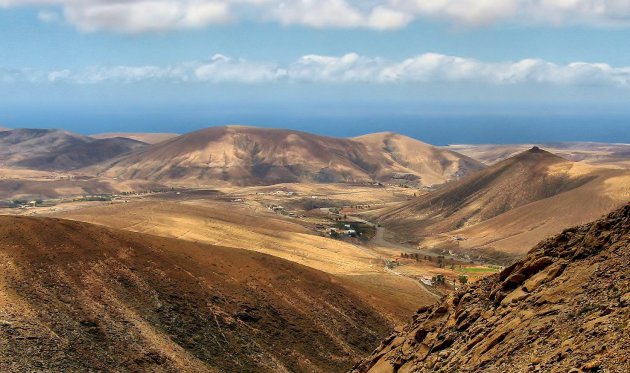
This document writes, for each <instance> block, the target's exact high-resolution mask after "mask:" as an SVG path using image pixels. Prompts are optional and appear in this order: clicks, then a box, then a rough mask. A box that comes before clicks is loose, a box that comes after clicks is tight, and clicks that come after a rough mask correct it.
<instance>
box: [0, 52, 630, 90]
mask: <svg viewBox="0 0 630 373" xmlns="http://www.w3.org/2000/svg"><path fill="white" fill-rule="evenodd" d="M148 81H161V82H173V83H198V84H215V83H237V84H261V83H289V84H300V83H308V84H347V83H362V84H381V85H382V84H443V85H457V84H471V83H472V84H476V85H487V86H493V85H494V86H505V85H556V86H579V85H588V86H593V85H599V86H608V87H623V88H630V67H613V66H610V65H609V64H606V63H588V62H573V63H570V64H566V65H559V64H554V63H552V62H548V61H544V60H540V59H524V60H521V61H513V62H485V61H480V60H476V59H472V58H465V57H457V56H448V55H443V54H438V53H425V54H421V55H418V56H415V57H412V58H408V59H405V60H402V61H389V60H386V59H383V58H378V57H377V58H372V57H366V56H360V55H358V54H356V53H348V54H346V55H343V56H321V55H305V56H303V57H300V58H299V59H298V60H296V61H295V62H293V63H289V64H285V65H282V64H277V63H268V62H256V61H248V60H245V59H241V58H236V59H235V58H230V57H226V56H223V55H215V56H214V57H212V58H210V59H208V60H200V61H191V62H185V63H180V64H175V65H169V66H151V65H147V66H91V67H87V68H84V69H80V70H69V69H61V70H54V71H46V72H44V71H37V70H32V69H31V70H29V69H2V68H0V82H2V83H16V82H31V83H46V82H47V83H54V84H101V83H114V84H131V83H139V82H148Z"/></svg>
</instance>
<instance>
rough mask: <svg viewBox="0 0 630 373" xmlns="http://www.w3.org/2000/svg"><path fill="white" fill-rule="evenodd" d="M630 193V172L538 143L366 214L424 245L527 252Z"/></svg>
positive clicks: (487, 251) (494, 253)
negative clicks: (565, 155)
mask: <svg viewBox="0 0 630 373" xmlns="http://www.w3.org/2000/svg"><path fill="white" fill-rule="evenodd" d="M628 200H630V172H629V171H628V170H622V169H610V168H606V167H597V166H592V165H588V164H583V163H580V162H573V161H569V160H567V159H564V158H561V157H559V156H557V155H554V154H552V153H550V152H547V151H545V150H543V149H540V148H537V147H534V148H532V149H530V150H526V151H524V152H521V153H519V154H517V155H515V156H513V157H511V158H508V159H505V160H503V161H500V162H498V163H495V164H494V165H492V166H490V167H488V168H486V169H484V170H482V171H480V172H478V173H475V174H472V175H470V176H468V177H466V178H463V179H461V180H458V181H455V182H452V183H449V184H447V185H445V186H444V187H443V188H440V189H439V190H437V191H435V192H432V193H428V194H424V195H421V196H419V197H417V198H414V199H413V200H411V201H408V202H404V203H401V204H397V205H393V206H387V207H385V208H382V209H378V210H374V211H371V212H368V213H366V214H367V216H369V217H370V218H371V219H374V220H376V221H378V222H379V223H381V224H383V225H384V226H385V227H387V228H388V229H390V230H392V231H394V232H396V233H397V237H398V238H399V239H404V240H411V241H415V242H418V243H419V244H420V245H421V246H428V247H439V246H443V247H444V248H445V249H447V250H455V251H458V250H464V251H469V252H474V251H475V250H477V252H478V253H485V254H489V255H490V256H495V257H497V258H500V255H498V254H507V258H504V259H505V260H509V258H510V257H514V256H515V255H516V256H518V255H523V254H524V253H525V252H526V251H527V250H528V249H529V248H530V247H531V246H533V245H534V244H535V243H536V242H538V241H539V240H541V239H542V238H544V237H547V236H550V235H552V234H556V233H558V232H560V231H561V230H562V229H564V228H566V227H569V226H571V225H576V224H582V223H586V222H588V221H590V220H593V219H595V218H596V217H598V216H600V215H602V214H604V213H606V212H608V211H611V210H612V209H614V208H616V207H618V206H620V205H622V204H623V203H624V202H627V201H628Z"/></svg>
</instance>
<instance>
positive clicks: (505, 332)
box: [353, 204, 630, 373]
mask: <svg viewBox="0 0 630 373" xmlns="http://www.w3.org/2000/svg"><path fill="white" fill-rule="evenodd" d="M629 278H630V204H628V205H626V206H624V207H623V208H621V209H619V210H617V211H615V212H614V213H611V214H610V215H608V216H606V217H604V218H602V219H600V220H597V221H595V222H593V223H590V224H586V225H583V226H579V227H575V228H571V229H567V230H565V231H564V232H562V233H561V234H560V235H558V236H556V237H553V238H550V239H547V240H545V241H543V242H541V243H539V244H538V245H537V246H536V247H534V248H533V249H532V250H531V251H530V252H529V253H528V255H527V256H526V257H525V258H524V259H523V260H521V261H519V262H518V263H516V264H514V265H512V266H510V267H509V268H506V269H505V270H504V271H502V272H501V273H499V274H497V275H494V276H491V277H488V278H485V279H483V280H481V281H479V282H477V283H475V284H472V285H470V286H468V287H465V288H463V289H461V290H459V291H457V292H455V293H452V294H450V295H449V296H447V297H446V298H444V299H443V300H442V301H441V302H440V303H438V304H436V305H434V306H431V307H425V308H422V309H420V310H419V311H418V312H417V314H416V315H415V316H414V318H413V321H412V323H411V324H409V325H408V326H407V327H405V328H404V330H402V331H401V332H399V333H396V334H394V335H392V336H390V337H389V338H387V339H386V340H385V341H384V342H383V343H382V344H381V346H379V347H378V348H377V349H376V351H374V352H373V354H372V355H371V356H370V357H369V358H367V359H365V360H364V361H363V362H361V363H359V364H357V365H356V366H355V368H354V370H353V371H354V372H401V373H402V372H455V371H458V372H479V371H486V372H527V371H531V372H556V371H557V372H587V371H606V372H628V371H630V354H628V351H630V281H629Z"/></svg>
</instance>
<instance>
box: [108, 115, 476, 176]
mask: <svg viewBox="0 0 630 373" xmlns="http://www.w3.org/2000/svg"><path fill="white" fill-rule="evenodd" d="M375 136H376V137H375V138H373V137H369V136H368V137H362V138H358V139H342V138H332V137H324V136H318V135H313V134H308V133H304V132H298V131H291V130H279V129H268V128H255V127H244V126H228V127H211V128H207V129H204V130H201V131H197V132H193V133H189V134H186V135H182V136H179V137H177V138H174V139H171V140H167V141H165V142H162V143H160V144H157V145H155V146H152V147H149V148H147V149H144V150H141V151H138V152H135V153H134V154H131V155H129V156H126V157H123V158H121V159H119V160H117V161H115V162H110V163H108V164H107V165H106V166H105V171H104V175H107V176H110V177H119V178H126V179H130V178H133V179H136V178H141V179H148V180H155V181H175V182H180V183H187V184H191V183H207V182H216V181H220V180H223V181H228V182H232V183H235V184H241V185H248V184H276V183H282V182H311V181H315V182H369V181H374V180H381V181H386V180H397V179H399V180H403V181H405V180H406V181H411V182H416V183H417V182H418V181H420V182H422V181H423V180H424V177H427V179H428V180H430V181H431V183H433V182H444V181H446V180H450V179H453V178H457V177H459V176H461V175H464V174H467V173H469V172H471V171H474V170H477V169H479V168H481V167H483V166H482V165H481V164H480V163H478V162H475V161H472V160H470V159H468V158H466V157H463V156H458V155H457V154H456V153H453V152H450V151H442V150H438V149H435V148H433V147H431V146H429V145H426V144H424V143H421V142H419V141H415V140H412V139H408V138H403V137H402V136H399V135H396V136H394V135H386V136H385V137H383V135H375ZM389 137H392V141H391V143H392V144H393V145H392V148H391V149H386V144H384V143H383V141H384V140H385V138H389ZM400 144H404V146H399V145H400ZM432 149H435V150H434V151H432ZM400 151H402V152H404V154H400ZM423 154H426V155H427V156H431V157H433V158H432V159H429V160H426V161H425V162H419V161H418V160H417V158H419V157H421V156H422V155H423ZM414 157H415V158H414ZM459 159H462V160H465V161H462V162H459V161H458V160H459ZM409 160H411V161H409ZM413 162H415V163H413ZM416 164H421V165H420V166H419V167H415V169H414V166H415V165H416Z"/></svg>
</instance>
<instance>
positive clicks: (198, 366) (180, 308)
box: [0, 216, 391, 372]
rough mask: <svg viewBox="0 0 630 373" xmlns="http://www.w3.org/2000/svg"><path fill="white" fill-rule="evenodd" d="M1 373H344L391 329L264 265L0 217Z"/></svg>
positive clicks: (316, 281) (306, 279)
mask: <svg viewBox="0 0 630 373" xmlns="http://www.w3.org/2000/svg"><path fill="white" fill-rule="evenodd" d="M0 237H1V238H2V239H1V240H0V371H2V372H24V371H151V372H173V371H188V372H193V371H194V372H213V371H230V372H233V371H239V372H265V371H274V372H279V371H308V372H312V371H320V372H334V371H344V370H347V369H348V368H350V367H351V365H352V361H353V360H356V359H358V358H360V357H361V356H365V354H367V353H369V350H371V349H372V348H373V346H374V345H375V344H376V343H377V342H378V340H379V339H380V338H382V337H383V336H384V335H385V333H386V330H387V329H388V328H390V327H391V325H389V324H388V322H387V321H385V320H384V319H383V318H381V317H380V316H379V315H378V314H377V313H375V312H374V311H373V310H372V309H371V308H370V307H369V306H367V305H366V304H365V303H364V302H363V301H362V300H361V299H358V297H357V296H355V295H354V294H353V293H350V292H349V291H347V290H345V289H344V288H343V287H341V285H339V280H338V279H336V278H335V277H333V276H330V275H327V274H324V273H322V272H319V271H315V270H312V269H309V268H306V267H303V266H300V265H297V264H295V263H291V262H288V261H285V260H282V259H278V258H274V257H271V256H267V255H263V254H259V253H255V252H250V251H244V250H239V249H233V248H223V247H218V246H210V245H203V244H197V243H192V242H187V241H181V240H175V239H168V238H162V237H156V236H149V235H143V234H139V233H132V232H124V231H117V230H111V229H106V228H101V227H97V226H94V225H90V224H86V223H79V222H72V221H66V220H58V219H50V218H48V219H46V218H24V217H7V216H0Z"/></svg>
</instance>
